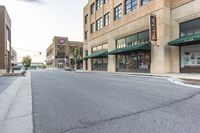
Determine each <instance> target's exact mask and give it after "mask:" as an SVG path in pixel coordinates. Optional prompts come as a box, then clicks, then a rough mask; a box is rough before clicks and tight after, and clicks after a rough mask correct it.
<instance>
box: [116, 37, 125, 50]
mask: <svg viewBox="0 0 200 133" xmlns="http://www.w3.org/2000/svg"><path fill="white" fill-rule="evenodd" d="M125 47H126V38H122V39H119V40H117V49H120V48H125Z"/></svg>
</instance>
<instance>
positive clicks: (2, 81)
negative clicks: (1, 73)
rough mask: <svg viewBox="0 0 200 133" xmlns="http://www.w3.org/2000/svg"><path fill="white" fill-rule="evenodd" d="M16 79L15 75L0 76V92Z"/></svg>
mask: <svg viewBox="0 0 200 133" xmlns="http://www.w3.org/2000/svg"><path fill="white" fill-rule="evenodd" d="M15 80H16V77H0V94H1V93H2V92H3V91H4V90H5V89H7V88H8V86H9V85H11V84H12V83H13V81H15Z"/></svg>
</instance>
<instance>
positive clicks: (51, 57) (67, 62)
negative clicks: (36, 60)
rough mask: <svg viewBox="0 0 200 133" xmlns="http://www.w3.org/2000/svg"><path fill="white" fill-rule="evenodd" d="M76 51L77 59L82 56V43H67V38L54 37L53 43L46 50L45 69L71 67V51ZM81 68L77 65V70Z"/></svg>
mask: <svg viewBox="0 0 200 133" xmlns="http://www.w3.org/2000/svg"><path fill="white" fill-rule="evenodd" d="M75 48H76V49H78V51H79V57H80V58H82V56H83V43H82V42H77V41H69V40H68V38H67V37H58V36H56V37H54V38H53V43H52V44H51V45H50V46H49V47H48V48H47V50H46V64H47V68H64V67H73V64H74V63H73V51H74V49H75ZM80 67H82V66H81V63H79V68H80Z"/></svg>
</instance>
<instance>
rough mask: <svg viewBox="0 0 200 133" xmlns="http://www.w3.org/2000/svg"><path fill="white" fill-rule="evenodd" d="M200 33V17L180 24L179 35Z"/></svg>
mask: <svg viewBox="0 0 200 133" xmlns="http://www.w3.org/2000/svg"><path fill="white" fill-rule="evenodd" d="M194 34H200V18H198V19H194V20H191V21H188V22H184V23H181V24H180V36H181V37H182V36H189V35H194Z"/></svg>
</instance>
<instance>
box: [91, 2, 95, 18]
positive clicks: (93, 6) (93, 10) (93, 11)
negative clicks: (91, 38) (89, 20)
mask: <svg viewBox="0 0 200 133" xmlns="http://www.w3.org/2000/svg"><path fill="white" fill-rule="evenodd" d="M94 13H95V3H93V4H92V5H91V6H90V14H91V15H92V14H94Z"/></svg>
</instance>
